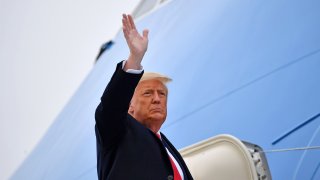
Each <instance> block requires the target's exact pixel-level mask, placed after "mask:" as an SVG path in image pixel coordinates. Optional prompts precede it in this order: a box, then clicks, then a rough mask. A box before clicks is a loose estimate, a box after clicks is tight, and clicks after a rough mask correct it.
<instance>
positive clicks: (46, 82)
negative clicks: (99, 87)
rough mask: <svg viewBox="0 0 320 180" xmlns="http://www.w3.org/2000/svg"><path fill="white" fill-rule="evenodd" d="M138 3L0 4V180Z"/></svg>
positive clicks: (35, 0)
mask: <svg viewBox="0 0 320 180" xmlns="http://www.w3.org/2000/svg"><path fill="white" fill-rule="evenodd" d="M139 2H140V1H139V0H119V1H112V0H104V1H103V0H96V1H84V0H80V1H72V0H63V1H62V0H45V1H41V0H25V1H18V0H10V1H9V0H0V68H1V70H0V82H1V88H0V99H1V101H0V106H1V108H0V121H1V126H0V143H1V148H0V179H8V178H9V177H10V176H11V175H12V173H14V171H15V170H16V169H17V168H18V167H19V165H20V164H21V163H22V162H23V160H24V159H25V158H26V157H27V156H28V155H29V154H30V153H31V152H32V150H33V148H34V147H35V145H36V144H37V143H38V142H39V140H40V139H41V137H42V136H43V135H44V133H45V132H46V131H47V129H48V128H49V127H50V125H51V124H52V122H53V121H54V119H55V118H56V117H57V115H58V114H59V112H60V111H61V110H62V109H63V107H64V106H65V105H66V103H67V102H68V100H69V99H70V98H71V96H72V95H73V94H74V93H75V91H76V90H77V88H78V87H79V86H80V84H81V82H82V81H83V80H84V78H85V77H86V75H87V74H88V73H89V72H90V70H91V68H92V67H93V66H94V61H95V58H96V56H97V54H98V52H99V49H100V46H101V45H102V44H103V43H104V42H107V41H109V40H111V39H112V38H113V37H114V36H115V35H116V33H117V32H118V31H119V30H120V27H121V14H122V13H124V12H125V13H131V12H132V11H133V10H134V9H135V7H136V6H137V5H138V3H139Z"/></svg>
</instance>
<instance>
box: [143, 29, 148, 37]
mask: <svg viewBox="0 0 320 180" xmlns="http://www.w3.org/2000/svg"><path fill="white" fill-rule="evenodd" d="M142 34H143V37H144V38H146V39H148V34H149V30H148V29H145V30H143V33H142Z"/></svg>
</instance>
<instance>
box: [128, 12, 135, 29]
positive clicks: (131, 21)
mask: <svg viewBox="0 0 320 180" xmlns="http://www.w3.org/2000/svg"><path fill="white" fill-rule="evenodd" d="M128 19H129V25H130V27H131V28H132V29H136V25H135V24H134V21H133V18H132V16H131V15H128Z"/></svg>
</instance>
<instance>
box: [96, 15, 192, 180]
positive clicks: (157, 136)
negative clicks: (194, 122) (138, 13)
mask: <svg viewBox="0 0 320 180" xmlns="http://www.w3.org/2000/svg"><path fill="white" fill-rule="evenodd" d="M122 23H123V33H124V36H125V39H126V41H127V44H128V46H129V49H130V55H129V57H128V59H127V60H126V61H123V62H120V63H119V64H118V65H117V68H116V71H115V73H114V74H113V76H112V78H111V80H110V82H109V84H108V85H107V87H106V89H105V91H104V93H103V95H102V97H101V102H100V104H99V105H98V107H97V109H96V114H95V118H96V126H95V131H96V138H97V171H98V177H99V179H111V180H118V179H119V180H126V179H133V180H135V179H137V180H165V179H174V180H182V179H184V180H190V179H193V178H192V176H191V174H190V172H189V170H188V168H187V166H186V164H185V163H184V161H183V159H182V157H181V156H180V154H179V152H178V151H177V150H176V149H175V148H174V146H173V145H172V144H171V143H170V142H169V140H168V139H167V138H166V137H165V136H164V135H163V134H162V133H160V128H161V125H162V124H163V123H164V121H165V119H166V116H167V97H168V89H167V87H166V85H165V83H166V82H168V81H170V78H168V77H166V76H163V75H160V74H157V73H144V72H143V70H142V66H141V61H142V58H143V56H144V54H145V52H146V50H147V47H148V30H144V31H143V35H142V36H141V35H140V34H139V33H138V32H137V30H136V27H135V24H134V22H133V19H132V17H131V16H130V15H125V14H124V15H123V19H122Z"/></svg>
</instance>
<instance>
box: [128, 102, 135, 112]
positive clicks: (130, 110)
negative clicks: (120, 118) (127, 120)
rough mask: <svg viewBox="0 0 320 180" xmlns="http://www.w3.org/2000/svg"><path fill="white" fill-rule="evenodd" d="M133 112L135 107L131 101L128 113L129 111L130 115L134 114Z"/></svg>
mask: <svg viewBox="0 0 320 180" xmlns="http://www.w3.org/2000/svg"><path fill="white" fill-rule="evenodd" d="M133 112H134V108H133V106H132V104H131V102H130V104H129V109H128V113H129V114H130V115H133Z"/></svg>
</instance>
